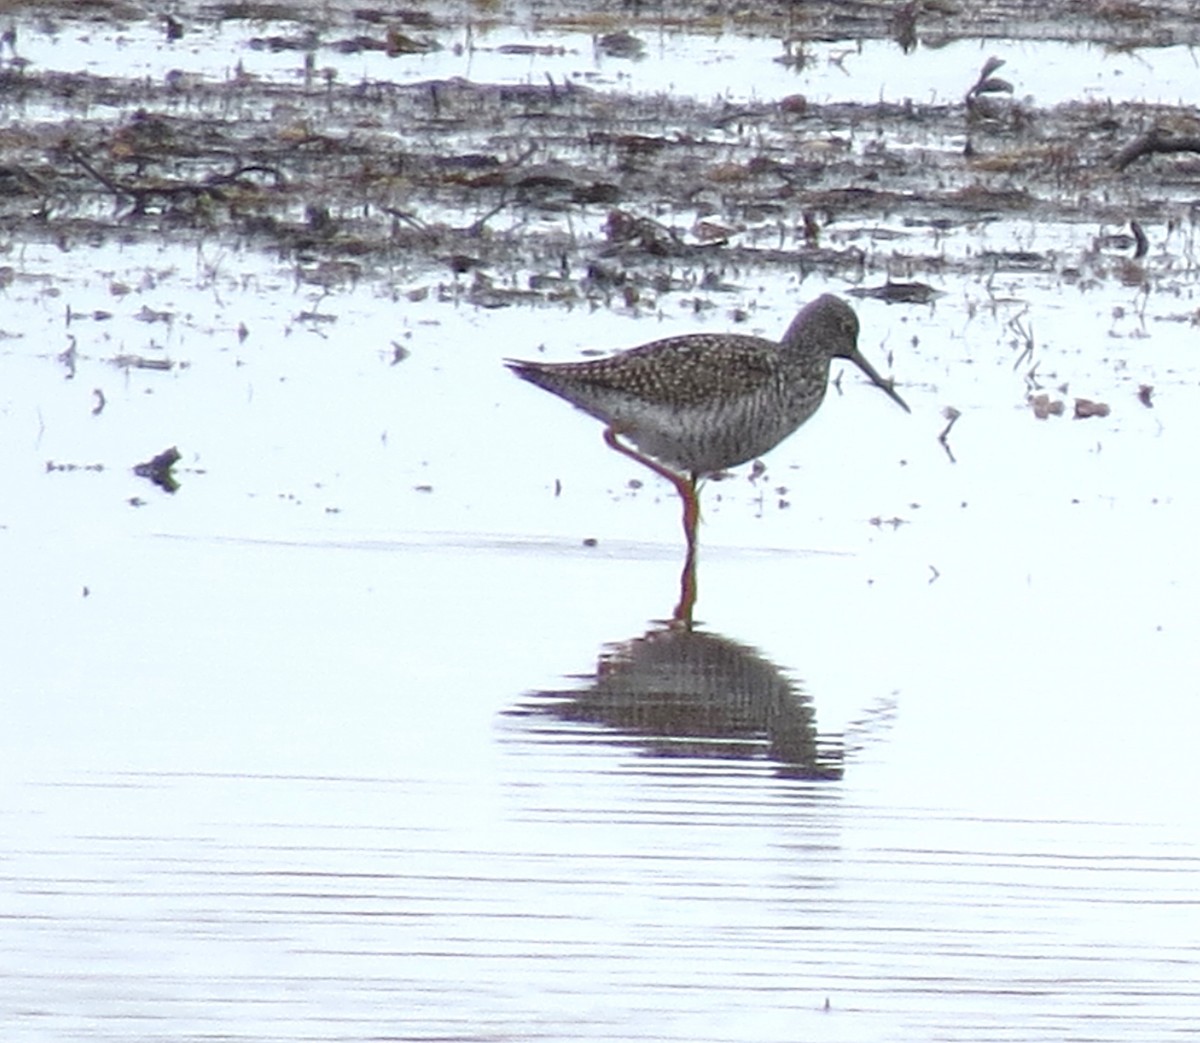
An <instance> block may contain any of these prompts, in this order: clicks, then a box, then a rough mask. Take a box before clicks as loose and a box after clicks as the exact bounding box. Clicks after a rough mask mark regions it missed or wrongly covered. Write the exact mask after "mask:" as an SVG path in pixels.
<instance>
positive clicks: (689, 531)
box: [604, 427, 700, 557]
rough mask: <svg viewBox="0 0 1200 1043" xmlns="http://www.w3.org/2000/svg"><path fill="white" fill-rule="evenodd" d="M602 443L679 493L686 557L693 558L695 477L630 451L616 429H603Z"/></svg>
mask: <svg viewBox="0 0 1200 1043" xmlns="http://www.w3.org/2000/svg"><path fill="white" fill-rule="evenodd" d="M604 442H605V444H606V445H607V446H608V447H609V448H610V449H615V450H616V451H617V452H618V453H621V454H623V455H624V456H627V457H629V459H630V460H636V461H637V462H638V463H639V464H642V465H643V466H645V467H649V468H650V470H651V471H653V472H654V473H655V474H656V475H658V476H659V477H661V478H665V479H666V480H667V481H668V482H670V483H671V484H672V485H673V486H675V491H676V492H677V493H679V498H680V499H681V500H683V534H684V536H685V537H687V545H688V556H689V557H694V556H695V553H696V526H697V525H698V524H699V522H700V501H699V499H697V497H696V476H695V475H694V474H691V475H686V476H685V475H682V474H679V473H678V472H677V471H672V470H671V469H670V468H669V467H665V466H664V465H663V464H660V463H659V462H658V461H657V460H651V459H650V457H648V456H643V455H642V454H641V453H639V452H638V451H637V450H636V449H632V448H630V447H629V446H627V445H625V444H624V443H623V442H621V441H619V440H618V438H617V429H616V428H615V427H606V428H605V429H604Z"/></svg>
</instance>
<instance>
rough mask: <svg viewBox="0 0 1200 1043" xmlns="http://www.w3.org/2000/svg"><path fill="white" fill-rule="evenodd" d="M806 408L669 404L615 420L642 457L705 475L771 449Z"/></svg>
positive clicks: (796, 423) (803, 415) (803, 417)
mask: <svg viewBox="0 0 1200 1043" xmlns="http://www.w3.org/2000/svg"><path fill="white" fill-rule="evenodd" d="M811 412H812V410H811V409H810V410H797V409H795V408H792V409H784V408H781V407H780V405H779V404H778V403H766V402H763V401H761V400H760V401H754V400H747V401H744V402H732V403H725V404H722V405H720V406H716V407H708V408H702V409H674V410H669V411H664V412H662V413H661V414H645V413H643V414H641V415H639V416H636V417H633V416H631V417H628V418H625V420H624V423H621V422H620V421H618V423H617V425H616V426H617V429H618V431H619V432H621V433H623V434H624V435H625V437H627V438H628V439H629V440H630V441H631V442H633V444H634V445H635V446H637V448H638V449H639V450H640V451H641V452H643V453H645V454H646V455H647V456H652V457H654V458H655V459H656V460H659V461H661V462H662V463H664V464H667V465H668V466H669V467H674V468H677V469H679V470H680V471H684V472H689V471H690V472H695V473H697V474H711V473H712V472H714V471H723V470H725V469H726V468H729V467H737V466H738V465H739V464H744V463H746V462H747V461H749V460H753V459H754V458H755V457H758V456H761V455H762V454H763V453H766V452H769V451H770V450H771V449H774V448H775V446H777V445H778V444H779V443H780V442H782V441H783V440H784V439H785V438H787V436H788V435H790V434H791V433H792V432H793V431H795V430H796V428H797V427H799V426H800V424H802V423H803V422H804V421H805V420H806V419H807V417H808V416H809V414H810V413H811Z"/></svg>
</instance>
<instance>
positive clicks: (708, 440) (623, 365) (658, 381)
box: [506, 293, 909, 558]
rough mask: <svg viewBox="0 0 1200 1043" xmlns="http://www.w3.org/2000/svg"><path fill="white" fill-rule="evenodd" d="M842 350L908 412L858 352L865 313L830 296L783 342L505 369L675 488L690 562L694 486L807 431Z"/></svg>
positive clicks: (656, 345) (682, 342) (668, 348)
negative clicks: (600, 429)
mask: <svg viewBox="0 0 1200 1043" xmlns="http://www.w3.org/2000/svg"><path fill="white" fill-rule="evenodd" d="M835 358H843V359H849V360H850V361H851V362H853V363H854V364H855V365H856V366H858V368H859V369H861V370H862V371H863V372H864V373H865V374H866V375H867V377H869V378H870V380H871V383H872V384H874V385H875V386H876V387H878V388H881V389H882V390H883V391H884V393H885V394H886V395H887V396H888V397H889V398H891V399H892V401H893V402H895V403H896V404H897V405H899V406H900V407H901V408H902V409H903V410H904V411H905V412H906V413H907V412H909V408H908V406H907V405H906V404H905V402H904V400H903V399H902V398H901V397H900V396H899V395H898V394H897V393H896V389H895V388H894V387H893V386H892V382H891V381H888V380H884V378H883V377H881V376H880V375H879V374H878V373H877V372H876V370H875V368H874V367H873V366H872V365H871V364H870V363H869V362H868V361H867V360H866V359H865V358H864V357H863V355H862V353H861V352H860V351H859V350H858V316H856V315H855V314H854V311H853V309H852V308H851V307H850V306H849V305H848V304H846V302H845V301H843V300H841V299H840V298H838V297H834V296H833V295H832V294H828V293H827V294H824V295H823V296H821V297H818V298H817V299H816V300H815V301H812V302H810V303H809V304H807V305H805V306H804V307H803V308H801V309H800V311H799V312H798V313H797V314H796V317H795V318H794V319H793V320H792V324H791V325H790V326H789V327H788V328H787V332H786V333H784V335H783V339H782V340H781V341H779V343H775V342H774V341H771V340H767V339H766V338H764V337H751V336H747V335H745V334H737V333H690V334H686V335H684V336H680V337H667V338H665V339H664V340H656V341H652V342H651V343H649V344H643V345H641V346H640V347H636V348H630V349H629V350H628V351H622V352H619V353H618V354H616V355H612V356H609V357H608V358H601V359H591V360H588V361H585V362H558V363H553V362H528V361H522V360H520V359H507V360H506V365H507V366H508V367H509V368H510V369H511V370H512V371H513V372H514V373H515V374H516V375H517V376H519V377H521V378H522V379H523V380H528V381H529V382H530V383H531V384H536V385H537V386H538V387H540V388H544V389H545V390H546V391H550V392H552V393H553V394H555V395H558V396H559V397H560V398H564V399H566V400H567V401H568V402H570V403H571V404H572V405H573V406H575V407H576V408H578V409H581V410H583V412H585V413H588V414H590V415H591V416H594V417H596V419H598V420H600V421H602V422H603V423H604V425H605V429H604V441H605V442H607V443H608V445H609V446H611V447H612V448H613V449H615V450H616V451H617V452H619V453H624V454H625V455H626V456H628V457H630V458H631V459H634V460H636V461H637V462H638V463H640V464H643V465H644V466H646V467H648V468H650V470H652V471H653V472H654V473H655V474H657V475H661V476H662V477H663V478H665V479H666V480H667V481H669V482H670V483H671V484H672V485H673V486H674V487H675V488H676V490H677V491H678V492H679V496H680V498H681V499H682V500H683V529H684V533H685V535H686V537H687V542H688V552H689V558H691V557H692V556H694V550H695V544H696V526H697V523H698V521H699V518H700V504H699V500H698V498H697V494H696V483H697V482H698V481H699V480H700V479H701V478H703V477H704V476H705V475H710V474H714V473H715V472H717V471H724V470H726V469H727V468H730V467H737V466H738V465H739V464H744V463H746V462H747V461H749V460H753V459H755V458H756V457H758V456H761V455H762V454H763V453H766V452H767V451H768V450H770V449H774V448H775V446H777V445H778V444H779V443H780V442H782V441H783V440H784V439H785V438H787V437H788V435H790V434H791V433H792V432H793V431H795V430H796V429H797V428H798V427H800V425H801V424H803V423H804V422H805V421H806V420H807V419H808V418H809V417H811V416H812V415H813V413H815V412H816V411H817V407H818V406H820V404H821V401H822V399H824V398H825V391H826V389H827V387H828V385H829V367H830V363H831V362H832V361H833V359H835ZM627 443H631V444H627Z"/></svg>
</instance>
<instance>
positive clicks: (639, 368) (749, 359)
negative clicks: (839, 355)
mask: <svg viewBox="0 0 1200 1043" xmlns="http://www.w3.org/2000/svg"><path fill="white" fill-rule="evenodd" d="M574 365H576V366H578V367H579V368H580V369H581V370H586V376H587V380H588V382H589V383H591V384H592V385H594V386H596V387H605V388H609V389H611V390H613V391H616V392H625V393H628V394H633V395H636V396H637V397H638V398H641V399H643V400H645V401H647V402H654V403H656V404H663V405H670V406H684V407H687V406H699V405H704V404H705V403H707V402H711V401H713V400H715V399H720V398H729V397H734V396H738V395H745V394H749V393H751V392H753V391H756V390H758V389H759V388H761V387H762V386H763V385H764V384H766V383H768V382H770V381H771V379H772V378H773V377H774V375H775V374H776V372H777V371H778V367H779V348H778V346H777V345H775V344H773V343H772V342H771V341H769V340H763V339H762V338H760V337H748V336H744V335H740V334H716V333H713V334H709V333H693V334H689V335H687V336H682V337H668V338H666V339H665V340H657V341H654V342H653V343H651V344H644V345H642V346H641V347H639V348H632V349H630V350H629V351H624V352H621V353H620V354H619V355H613V356H612V357H611V358H604V359H595V360H593V361H589V362H581V363H575V364H574Z"/></svg>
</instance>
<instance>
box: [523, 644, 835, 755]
mask: <svg viewBox="0 0 1200 1043" xmlns="http://www.w3.org/2000/svg"><path fill="white" fill-rule="evenodd" d="M581 680H586V681H587V682H589V683H588V685H587V686H586V687H583V688H576V689H568V690H563V691H545V692H535V693H531V694H529V695H527V696H526V697H525V699H524V700H523V701H522V703H521V704H519V705H518V706H517V707H515V708H513V709H512V710H510V711H509V713H510V714H512V715H516V716H521V717H524V718H526V719H531V720H538V719H541V720H544V719H546V718H552V719H554V720H557V721H561V722H570V723H572V724H580V723H586V724H590V725H599V726H601V727H603V728H607V729H611V731H612V732H613V733H614V735H613V736H612V739H613V740H614V741H626V742H631V743H633V744H635V745H637V746H639V747H640V748H641V749H643V750H644V751H645V752H646V753H648V754H650V755H652V756H656V757H690V758H714V759H722V760H767V761H771V762H774V764H775V765H776V766H777V768H778V771H779V773H780V774H782V775H785V776H788V777H792V778H799V779H840V778H841V777H842V764H843V744H842V738H841V736H820V735H818V733H817V726H816V715H815V712H814V709H813V705H812V700H811V699H810V697H809V696H808V695H807V694H806V693H805V692H804V691H803V690H802V689H801V688H800V686H799V684H797V683H796V682H795V681H794V680H792V679H791V678H789V677H788V676H787V675H786V674H785V673H784V672H783V671H782V670H781V669H780V668H779V667H777V666H775V664H773V663H771V662H769V661H768V660H767V659H765V658H764V657H763V656H762V655H761V654H760V653H758V652H757V651H755V650H754V649H752V648H749V647H747V646H745V645H742V644H739V643H737V642H736V641H731V640H730V639H729V638H726V637H721V636H720V635H717V634H710V633H704V632H703V631H698V630H695V629H684V628H681V627H678V626H666V627H657V628H655V629H653V630H651V631H649V632H648V633H646V634H645V635H644V636H642V637H638V638H634V639H633V640H630V641H624V642H619V643H615V644H612V645H609V646H608V647H607V648H606V649H605V650H604V652H603V653H602V654H601V656H600V661H599V664H598V665H597V668H596V672H595V674H594V675H583V676H582V677H581Z"/></svg>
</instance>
